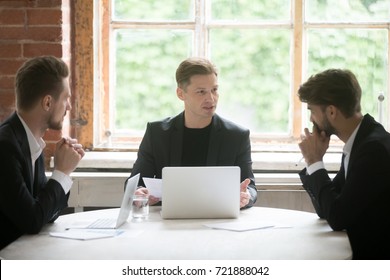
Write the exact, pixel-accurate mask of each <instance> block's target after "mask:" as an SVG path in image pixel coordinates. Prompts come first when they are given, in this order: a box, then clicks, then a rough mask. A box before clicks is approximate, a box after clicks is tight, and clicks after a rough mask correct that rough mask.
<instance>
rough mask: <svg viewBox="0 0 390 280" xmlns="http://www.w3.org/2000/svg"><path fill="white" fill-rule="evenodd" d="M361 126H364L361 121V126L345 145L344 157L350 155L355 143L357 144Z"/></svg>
mask: <svg viewBox="0 0 390 280" xmlns="http://www.w3.org/2000/svg"><path fill="white" fill-rule="evenodd" d="M361 124H362V122H361V121H360V123H359V125H358V126H357V127H356V128H355V130H354V131H353V132H352V134H351V136H349V138H348V140H347V142H346V143H345V145H344V148H343V154H344V155H349V154H350V153H351V151H352V146H353V142H355V138H356V134H357V132H358V130H359V128H360V125H361Z"/></svg>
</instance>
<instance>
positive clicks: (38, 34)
mask: <svg viewBox="0 0 390 280" xmlns="http://www.w3.org/2000/svg"><path fill="white" fill-rule="evenodd" d="M0 38H1V39H3V40H36V41H47V42H61V38H62V30H61V26H60V25H59V26H55V27H28V28H24V27H2V28H0Z"/></svg>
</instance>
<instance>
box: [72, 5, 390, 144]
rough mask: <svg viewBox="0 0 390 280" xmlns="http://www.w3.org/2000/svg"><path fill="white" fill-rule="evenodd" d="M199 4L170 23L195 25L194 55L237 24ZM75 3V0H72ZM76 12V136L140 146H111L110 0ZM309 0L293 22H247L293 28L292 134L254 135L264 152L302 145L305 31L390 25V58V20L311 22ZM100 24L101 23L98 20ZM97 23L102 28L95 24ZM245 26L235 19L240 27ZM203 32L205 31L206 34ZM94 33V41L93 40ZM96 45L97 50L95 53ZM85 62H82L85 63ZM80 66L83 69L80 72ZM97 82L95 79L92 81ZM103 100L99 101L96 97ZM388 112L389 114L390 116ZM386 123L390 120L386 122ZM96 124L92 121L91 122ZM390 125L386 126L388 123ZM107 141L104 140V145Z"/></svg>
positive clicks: (134, 141) (297, 9)
mask: <svg viewBox="0 0 390 280" xmlns="http://www.w3.org/2000/svg"><path fill="white" fill-rule="evenodd" d="M194 1H195V2H196V3H197V6H196V7H197V9H195V23H192V22H186V21H181V22H179V23H176V22H175V23H170V26H171V27H180V28H189V29H195V36H196V39H195V41H196V40H197V41H199V42H200V43H199V44H198V46H200V47H198V46H194V50H195V54H194V55H199V56H206V57H207V55H208V48H207V42H206V41H205V40H203V38H205V36H207V32H208V28H209V27H210V28H213V27H219V28H224V27H225V26H226V27H227V24H228V23H229V26H228V27H229V28H230V27H232V26H233V27H234V24H232V23H231V22H224V21H218V22H213V23H209V22H207V20H203V19H204V18H206V19H207V18H208V17H207V11H208V10H207V7H206V4H205V2H207V0H194ZM73 2H74V3H73ZM72 5H73V13H74V21H75V25H74V27H75V28H74V30H75V31H74V32H73V39H74V44H75V47H76V48H74V49H75V51H74V52H73V57H72V59H73V69H72V70H73V74H72V75H73V82H74V85H75V86H74V87H73V90H74V91H75V92H78V93H83V94H77V96H78V98H77V100H76V102H75V105H76V106H73V107H74V111H75V112H74V113H73V114H72V117H71V124H72V127H73V126H74V127H75V129H74V130H75V131H74V133H73V135H75V136H76V137H77V138H78V139H79V141H80V142H81V143H83V145H84V146H85V147H86V148H87V149H90V150H102V151H117V150H120V151H137V149H138V146H139V143H140V141H141V140H142V135H141V136H134V137H127V138H126V141H128V143H130V145H129V146H126V147H125V148H122V147H121V148H118V147H115V145H114V146H111V141H110V139H111V137H110V136H112V135H111V134H110V131H109V127H110V115H109V114H108V113H107V112H110V111H111V109H112V106H113V105H112V104H110V99H109V93H110V83H109V78H110V77H109V75H110V71H109V63H110V62H109V52H110V49H109V48H110V45H109V40H110V24H111V23H110V8H111V7H110V0H100V1H98V0H88V1H72ZM304 8H305V0H291V11H290V12H291V20H292V22H278V23H270V22H255V21H253V22H245V23H244V25H245V26H246V27H248V28H253V27H254V26H261V27H266V28H278V27H286V26H288V27H289V28H291V30H292V41H291V59H290V62H291V66H290V67H291V87H290V89H291V92H290V102H291V108H290V117H291V118H292V122H291V126H290V129H291V131H290V132H289V135H288V136H287V137H280V136H278V135H266V136H257V135H252V136H251V142H252V150H253V151H254V152H256V151H257V152H260V151H294V152H296V151H297V150H298V147H297V145H296V143H297V141H299V137H300V135H301V132H302V130H303V128H304V126H306V122H305V121H303V120H306V119H307V117H308V115H307V114H308V112H307V110H306V104H304V103H301V102H300V101H299V98H298V96H297V94H296V92H297V90H298V88H299V86H300V84H301V83H302V82H303V81H304V80H305V79H306V78H307V77H305V74H304V73H306V67H307V66H306V63H307V53H308V51H307V47H306V36H305V35H306V30H307V29H312V28H381V29H387V34H388V46H387V51H388V54H387V56H388V61H389V58H390V47H389V44H390V43H389V42H390V22H359V23H343V22H340V23H309V22H305V19H304ZM99 21H100V22H101V23H102V24H97V23H98V22H99ZM124 24H126V25H127V24H128V23H127V22H120V21H118V22H116V23H113V25H112V26H114V27H115V28H118V27H123V26H124ZM166 24H167V23H166V22H153V23H147V22H143V21H139V22H132V23H131V25H132V26H133V27H145V28H166ZM96 26H99V29H96V28H95V27H96ZM242 26H243V25H238V24H236V27H242ZM202 34H204V35H202ZM93 38H96V40H93ZM94 50H97V51H95V52H94ZM81 66H82V67H81ZM80 68H83V69H84V70H83V71H81V69H80ZM389 68H390V66H389V63H388V78H387V89H388V90H389V89H390V70H389ZM94 81H96V82H94ZM94 100H99V101H100V102H94ZM385 102H386V104H387V108H390V98H387V99H385ZM389 116H390V113H388V114H387V116H386V117H387V120H389V119H390V118H389ZM387 123H390V121H388V122H387ZM91 124H93V125H91ZM387 129H388V128H387ZM332 140H333V141H332V146H334V147H336V149H337V148H338V147H339V146H340V145H341V143H340V141H338V140H337V139H332ZM101 143H106V144H101Z"/></svg>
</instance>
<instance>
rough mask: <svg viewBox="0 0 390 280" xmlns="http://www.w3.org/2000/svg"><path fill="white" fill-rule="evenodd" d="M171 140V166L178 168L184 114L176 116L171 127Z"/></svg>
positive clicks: (181, 147) (180, 155) (181, 148)
mask: <svg viewBox="0 0 390 280" xmlns="http://www.w3.org/2000/svg"><path fill="white" fill-rule="evenodd" d="M171 129H172V133H171V139H170V143H171V144H170V145H171V146H170V149H169V150H170V159H171V163H170V164H171V166H180V165H181V157H182V153H183V129H184V113H181V114H180V115H178V116H177V117H176V118H175V120H174V122H173V125H172V127H171Z"/></svg>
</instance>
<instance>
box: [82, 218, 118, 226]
mask: <svg viewBox="0 0 390 280" xmlns="http://www.w3.org/2000/svg"><path fill="white" fill-rule="evenodd" d="M115 225H116V220H114V219H97V220H96V221H94V222H93V223H92V224H90V225H89V226H88V227H87V228H115Z"/></svg>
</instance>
